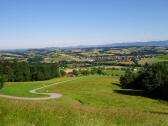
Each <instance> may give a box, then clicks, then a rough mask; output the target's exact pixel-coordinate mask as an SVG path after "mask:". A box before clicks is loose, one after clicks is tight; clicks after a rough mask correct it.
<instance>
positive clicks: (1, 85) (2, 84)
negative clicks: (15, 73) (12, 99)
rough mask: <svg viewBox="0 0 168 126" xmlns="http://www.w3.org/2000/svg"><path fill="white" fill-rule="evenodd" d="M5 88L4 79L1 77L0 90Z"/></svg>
mask: <svg viewBox="0 0 168 126" xmlns="http://www.w3.org/2000/svg"><path fill="white" fill-rule="evenodd" d="M3 86H4V79H3V77H1V76H0V89H2V88H3Z"/></svg>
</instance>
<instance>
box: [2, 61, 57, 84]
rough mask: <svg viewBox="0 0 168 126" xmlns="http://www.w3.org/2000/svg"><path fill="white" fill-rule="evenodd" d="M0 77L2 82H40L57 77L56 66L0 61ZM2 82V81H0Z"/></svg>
mask: <svg viewBox="0 0 168 126" xmlns="http://www.w3.org/2000/svg"><path fill="white" fill-rule="evenodd" d="M0 76H1V78H3V80H4V81H10V82H23V81H40V80H48V79H51V78H55V77H59V76H60V71H59V67H58V64H56V63H54V64H50V63H34V64H33V63H32V64H31V63H27V62H17V61H14V62H9V61H6V60H3V61H2V60H1V61H0ZM1 80H2V79H1Z"/></svg>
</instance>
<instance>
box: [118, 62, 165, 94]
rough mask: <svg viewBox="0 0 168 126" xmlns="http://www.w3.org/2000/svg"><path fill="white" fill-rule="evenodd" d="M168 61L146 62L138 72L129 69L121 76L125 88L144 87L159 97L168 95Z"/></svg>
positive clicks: (143, 88)
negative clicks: (150, 63) (151, 63)
mask: <svg viewBox="0 0 168 126" xmlns="http://www.w3.org/2000/svg"><path fill="white" fill-rule="evenodd" d="M167 75H168V62H160V63H156V64H153V65H149V64H146V65H145V67H144V69H143V70H142V71H140V72H138V73H134V72H131V71H127V72H126V74H125V76H124V77H121V78H120V83H121V85H122V87H123V88H133V89H142V90H145V91H146V92H148V93H149V94H152V95H154V96H158V97H160V96H161V97H164V96H165V95H168V76H167Z"/></svg>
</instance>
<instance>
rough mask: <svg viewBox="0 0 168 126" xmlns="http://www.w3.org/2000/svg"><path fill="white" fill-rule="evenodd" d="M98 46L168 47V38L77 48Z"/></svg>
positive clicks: (96, 46)
mask: <svg viewBox="0 0 168 126" xmlns="http://www.w3.org/2000/svg"><path fill="white" fill-rule="evenodd" d="M89 47H90V48H94V47H95V48H98V47H168V40H165V41H149V42H122V43H112V44H104V45H91V46H76V48H89Z"/></svg>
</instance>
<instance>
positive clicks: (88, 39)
mask: <svg viewBox="0 0 168 126" xmlns="http://www.w3.org/2000/svg"><path fill="white" fill-rule="evenodd" d="M166 39H168V0H0V48H1V49H7V48H31V47H51V46H55V47H56V46H72V45H95V44H109V43H114V42H127V41H129V42H131V41H150V40H166Z"/></svg>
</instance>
